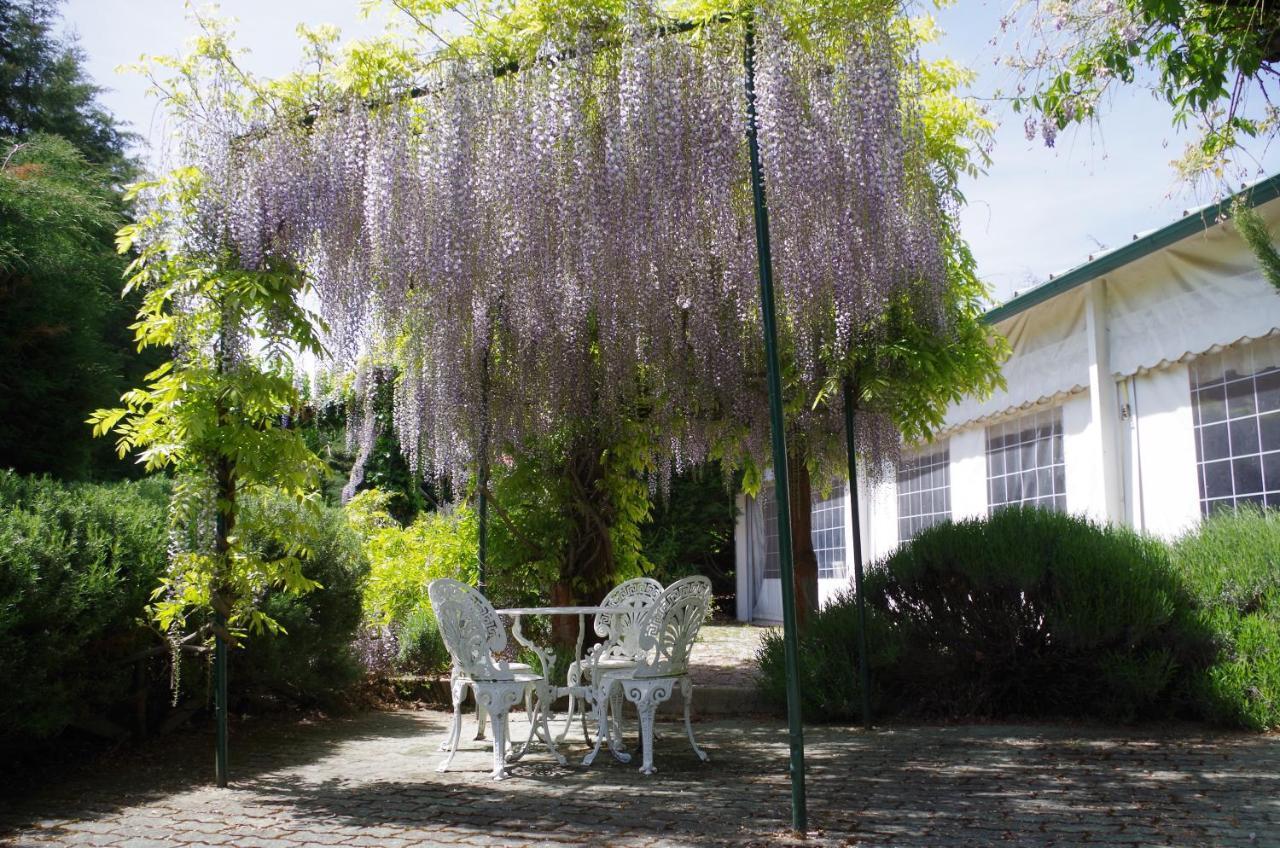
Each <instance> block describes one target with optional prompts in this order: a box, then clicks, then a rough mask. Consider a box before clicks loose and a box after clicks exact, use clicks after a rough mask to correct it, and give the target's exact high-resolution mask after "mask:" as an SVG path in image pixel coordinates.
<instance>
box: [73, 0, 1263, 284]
mask: <svg viewBox="0 0 1280 848" xmlns="http://www.w3.org/2000/svg"><path fill="white" fill-rule="evenodd" d="M1006 3H1007V0H1006ZM1006 3H1001V2H983V0H959V2H957V3H956V4H955V5H952V6H950V7H948V8H945V9H943V10H941V11H939V12H938V13H937V18H938V21H939V24H940V26H941V28H942V30H943V32H944V34H943V36H942V37H941V38H940V39H939V41H938V42H937V43H936V44H934V45H931V46H929V48H927V50H926V54H925V55H926V56H927V57H929V58H934V57H939V56H948V57H950V58H952V59H955V60H956V61H959V62H960V63H962V64H965V65H967V66H969V67H971V68H973V69H974V70H975V71H976V72H977V74H978V77H977V79H976V81H975V83H974V85H973V86H972V89H971V91H970V93H971V94H972V95H973V96H975V97H978V98H980V99H981V101H982V102H983V103H985V104H987V105H988V108H989V110H990V116H991V117H992V118H994V119H996V120H997V121H999V122H1000V128H999V129H998V130H997V132H996V136H995V144H994V146H993V149H992V151H991V156H992V164H991V166H990V167H989V168H988V169H987V170H986V173H984V174H982V175H981V176H979V177H977V178H975V179H970V180H966V182H965V184H964V186H963V189H964V193H965V196H966V198H967V200H968V205H967V207H966V208H965V210H964V212H963V214H962V219H961V224H962V230H963V233H964V236H965V238H966V239H967V240H968V241H969V244H970V246H971V247H972V249H973V252H974V255H975V257H976V258H977V261H978V272H979V274H980V275H981V276H982V278H983V279H984V280H986V281H987V283H988V284H989V285H990V286H991V288H992V290H993V293H994V296H995V300H996V301H1003V300H1005V299H1007V298H1008V297H1010V296H1011V295H1013V294H1014V293H1015V292H1019V291H1025V290H1026V289H1028V288H1030V287H1032V286H1034V285H1036V284H1038V283H1041V282H1044V281H1045V280H1046V279H1047V278H1048V276H1049V275H1050V274H1053V273H1059V272H1061V271H1064V270H1066V269H1067V268H1070V267H1072V266H1075V265H1077V264H1079V263H1081V262H1083V261H1085V260H1086V259H1087V258H1088V256H1089V255H1090V254H1096V253H1098V252H1100V251H1103V250H1106V249H1109V248H1115V247H1118V246H1120V245H1121V244H1123V243H1124V242H1127V241H1129V240H1130V239H1131V238H1132V236H1133V235H1134V234H1135V233H1140V232H1146V231H1149V230H1151V229H1154V228H1156V227H1159V226H1162V225H1163V224H1166V223H1169V222H1170V221H1173V220H1175V219H1176V218H1178V217H1180V216H1181V215H1182V213H1183V210H1186V209H1189V208H1194V207H1196V206H1199V205H1201V204H1203V203H1206V202H1208V201H1210V200H1214V199H1216V198H1213V197H1208V196H1201V195H1197V194H1196V193H1195V192H1194V191H1192V190H1190V189H1189V188H1187V187H1186V186H1184V185H1183V184H1182V183H1181V182H1180V181H1179V179H1178V176H1177V174H1176V173H1175V172H1174V169H1173V167H1172V166H1171V165H1170V162H1171V160H1173V159H1174V158H1175V157H1177V156H1178V155H1179V153H1180V152H1181V150H1182V148H1183V145H1184V143H1185V140H1186V136H1185V135H1179V134H1177V133H1176V132H1175V131H1174V130H1173V129H1172V121H1171V111H1170V109H1169V107H1168V106H1166V105H1164V104H1162V103H1160V102H1158V101H1156V100H1154V99H1153V98H1152V97H1151V95H1150V94H1149V93H1147V92H1146V91H1144V90H1141V89H1136V88H1134V89H1129V90H1126V91H1122V92H1120V93H1118V94H1117V95H1116V96H1115V97H1114V99H1113V100H1112V102H1111V103H1110V106H1109V109H1108V111H1107V112H1106V114H1105V115H1104V116H1103V118H1102V120H1101V121H1100V122H1099V124H1098V125H1096V126H1095V127H1088V128H1081V129H1079V130H1068V131H1066V132H1064V133H1063V134H1062V135H1060V136H1059V137H1058V140H1057V144H1056V146H1055V147H1054V148H1047V147H1045V145H1044V143H1043V142H1042V141H1040V140H1039V139H1037V140H1034V141H1028V140H1027V139H1026V137H1025V134H1024V130H1023V118H1022V116H1020V115H1015V114H1013V113H1012V111H1011V110H1010V109H1009V108H1008V106H1007V105H1006V104H1005V103H1004V102H1003V101H1000V100H998V99H995V98H994V95H996V93H997V92H998V91H1000V90H1008V89H1009V88H1010V87H1011V77H1010V75H1009V71H1008V70H1007V69H1005V68H1004V67H1003V66H1002V65H1000V64H999V63H998V61H997V60H998V57H999V56H1000V55H1001V54H1002V53H1003V52H1005V51H1006V50H1007V48H1008V45H1007V44H1003V43H1002V44H995V45H993V44H992V39H993V38H995V37H996V36H997V34H998V33H999V31H1000V27H999V22H1000V17H1001V15H1002V13H1003V12H1004V10H1005V8H1006ZM359 9H360V0H223V2H222V3H221V11H222V13H223V14H224V15H231V16H233V17H235V18H237V19H238V20H239V24H238V25H237V26H236V31H237V33H238V39H237V41H238V43H239V44H241V45H242V46H243V47H245V48H247V49H248V51H249V52H248V54H247V55H246V56H245V57H244V58H243V60H242V64H243V65H244V66H245V67H246V69H247V70H249V71H250V72H252V73H254V74H258V75H264V76H278V75H281V74H284V73H286V72H288V71H290V70H292V69H293V68H294V66H295V65H296V64H297V62H298V60H299V58H300V56H301V52H302V51H301V48H300V46H299V41H298V39H297V37H296V35H295V33H294V30H295V27H296V26H297V25H298V24H299V23H307V24H312V25H314V24H322V23H327V24H334V25H336V26H338V27H339V28H340V29H341V30H342V32H343V35H344V37H350V38H357V37H363V36H369V35H373V34H375V33H376V32H379V31H381V30H382V28H383V24H384V22H385V20H386V17H385V15H386V14H389V13H378V12H375V13H374V16H373V17H372V18H371V19H367V20H366V19H362V18H361V15H360V11H359ZM64 18H65V27H66V31H67V32H68V33H69V34H72V35H74V36H75V37H77V38H78V39H79V41H80V44H81V46H82V47H83V48H84V50H85V52H86V54H87V59H88V63H87V70H88V73H89V74H90V75H91V76H92V77H93V79H94V80H95V81H97V82H98V84H99V85H102V86H104V87H105V88H107V89H108V90H107V91H106V92H105V93H104V94H103V96H102V101H103V103H104V104H105V105H106V106H107V107H108V108H109V109H110V110H111V111H112V112H114V113H115V114H116V115H117V116H119V117H120V118H122V119H123V120H125V121H127V122H128V123H129V124H130V125H131V126H132V129H133V130H134V131H135V132H137V133H139V134H140V135H141V136H142V137H143V139H144V148H145V149H144V150H143V151H142V152H146V151H154V150H159V149H162V148H163V146H164V143H165V139H166V138H167V137H168V135H169V134H170V132H171V130H172V127H170V126H168V125H167V124H166V122H165V120H164V115H163V112H162V111H161V110H160V109H158V107H157V105H156V101H155V99H154V98H152V97H149V96H148V94H147V88H148V83H147V81H146V80H145V79H143V78H142V77H140V76H138V75H136V74H130V73H121V72H120V71H119V70H118V68H119V66H121V65H125V64H130V63H135V62H137V61H138V60H139V58H140V56H141V55H142V54H144V53H146V54H152V55H155V54H176V53H180V52H181V51H182V50H183V46H184V44H185V43H186V42H187V40H188V39H190V38H191V37H192V36H193V35H195V34H196V32H197V27H196V26H195V24H194V23H192V22H191V21H189V20H187V18H186V12H185V8H184V3H183V0H67V2H66V4H65V6H64ZM1252 153H1253V157H1254V159H1255V162H1254V163H1253V165H1252V167H1253V168H1254V169H1255V173H1253V174H1251V175H1250V177H1249V181H1250V182H1252V181H1255V180H1257V179H1261V178H1262V177H1264V176H1269V175H1271V174H1273V173H1276V172H1277V171H1280V149H1275V148H1273V149H1263V148H1258V149H1255V150H1254V151H1252Z"/></svg>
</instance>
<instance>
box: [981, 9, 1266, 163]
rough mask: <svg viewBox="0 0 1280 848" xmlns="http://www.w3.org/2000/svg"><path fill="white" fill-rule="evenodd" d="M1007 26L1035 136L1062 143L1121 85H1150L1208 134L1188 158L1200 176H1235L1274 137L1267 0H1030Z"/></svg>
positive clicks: (1178, 117) (1019, 102)
mask: <svg viewBox="0 0 1280 848" xmlns="http://www.w3.org/2000/svg"><path fill="white" fill-rule="evenodd" d="M1004 26H1005V27H1006V28H1008V29H1012V30H1014V31H1015V32H1018V33H1019V36H1020V37H1019V41H1018V47H1017V49H1016V50H1015V52H1014V55H1013V56H1012V57H1011V61H1012V63H1013V64H1014V66H1015V67H1016V68H1017V69H1018V70H1019V71H1020V72H1021V74H1022V83H1021V86H1020V88H1019V91H1018V96H1017V98H1016V100H1015V106H1018V107H1020V108H1027V109H1029V110H1031V111H1032V112H1033V113H1035V114H1036V116H1038V117H1036V116H1033V117H1029V118H1028V119H1027V133H1028V136H1034V135H1035V133H1036V132H1037V131H1039V132H1040V133H1041V135H1042V136H1043V137H1044V140H1045V142H1046V143H1048V144H1052V143H1053V140H1054V137H1055V136H1056V134H1057V132H1058V131H1059V130H1061V129H1063V128H1065V127H1067V126H1068V125H1070V124H1073V123H1077V122H1081V121H1088V120H1091V119H1093V118H1095V117H1096V116H1097V115H1098V113H1099V111H1100V110H1101V109H1103V108H1104V107H1105V102H1104V101H1105V97H1106V94H1107V92H1108V91H1109V90H1110V89H1111V88H1112V87H1113V86H1116V85H1130V84H1136V85H1143V86H1145V87H1147V88H1149V89H1150V90H1151V91H1152V92H1154V93H1155V95H1156V96H1158V97H1159V98H1161V99H1163V100H1164V101H1166V102H1167V103H1168V104H1169V105H1170V106H1172V107H1173V109H1174V123H1175V125H1177V126H1189V125H1194V126H1195V127H1196V128H1197V130H1198V138H1197V139H1196V140H1195V141H1194V142H1193V143H1192V144H1191V145H1190V146H1188V148H1187V150H1186V151H1185V154H1184V156H1183V158H1182V159H1181V161H1180V162H1179V163H1178V165H1179V168H1180V170H1181V171H1182V172H1183V174H1184V175H1186V176H1187V177H1190V178H1198V177H1202V176H1207V177H1209V178H1210V179H1213V180H1216V181H1219V182H1222V181H1227V182H1231V181H1234V178H1235V177H1237V176H1238V175H1239V173H1240V171H1241V170H1243V171H1245V172H1247V171H1249V170H1251V168H1249V167H1248V164H1247V163H1246V164H1245V165H1243V166H1242V165H1241V164H1240V162H1239V161H1238V160H1239V159H1240V154H1241V147H1242V146H1243V144H1244V143H1245V142H1246V141H1247V140H1249V139H1254V138H1265V139H1272V138H1274V137H1275V135H1276V133H1277V130H1278V129H1280V123H1278V122H1277V118H1278V117H1280V112H1277V106H1276V105H1275V102H1274V93H1275V89H1276V83H1277V68H1276V63H1277V61H1280V9H1276V8H1275V7H1274V5H1271V4H1268V3H1267V2H1266V1H1265V0H1244V2H1231V0H1115V2H1104V3H1099V2H1093V0H1068V2H1052V3H1051V2H1044V0H1022V2H1019V3H1018V4H1017V5H1016V6H1015V9H1014V11H1013V12H1012V13H1011V14H1010V16H1009V17H1008V18H1007V19H1006V21H1005V23H1004Z"/></svg>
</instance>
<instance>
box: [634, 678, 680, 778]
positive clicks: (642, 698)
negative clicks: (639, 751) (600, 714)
mask: <svg viewBox="0 0 1280 848" xmlns="http://www.w3.org/2000/svg"><path fill="white" fill-rule="evenodd" d="M674 684H675V681H674V680H672V679H670V678H659V679H657V680H628V681H626V683H625V684H624V685H623V690H622V691H623V694H625V695H626V696H627V700H628V701H630V702H631V703H633V704H635V705H636V711H637V712H639V713H640V744H642V745H643V746H644V758H643V761H642V764H641V766H640V773H641V774H653V773H654V772H655V771H657V769H656V768H654V766H653V719H654V716H655V714H657V712H658V705H659V704H661V703H662V702H663V701H665V700H667V699H668V698H670V697H671V690H672V688H674Z"/></svg>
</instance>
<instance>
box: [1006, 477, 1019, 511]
mask: <svg viewBox="0 0 1280 848" xmlns="http://www.w3.org/2000/svg"><path fill="white" fill-rule="evenodd" d="M1004 491H1005V497H1006V500H1007V502H1008V503H1011V504H1013V503H1018V502H1019V501H1020V500H1022V475H1021V474H1014V475H1011V476H1009V477H1006V478H1005V481H1004Z"/></svg>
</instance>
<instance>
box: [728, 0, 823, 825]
mask: <svg viewBox="0 0 1280 848" xmlns="http://www.w3.org/2000/svg"><path fill="white" fill-rule="evenodd" d="M743 61H744V63H745V64H746V87H747V148H748V150H749V152H750V155H751V194H752V199H753V201H754V204H755V219H756V251H757V253H758V254H759V259H760V313H761V316H762V318H763V324H764V353H765V360H766V363H767V365H768V372H769V426H770V429H771V430H772V434H773V479H774V491H775V497H776V498H777V502H778V566H779V571H780V572H781V578H782V637H783V656H784V657H785V660H786V670H787V726H788V729H789V732H790V738H791V826H792V828H794V829H795V830H796V831H797V832H798V833H804V832H805V831H807V830H808V829H809V828H808V818H809V816H808V811H807V809H806V804H805V795H804V724H803V720H802V718H801V715H800V681H799V667H800V653H799V649H798V646H797V643H798V641H799V640H798V636H797V633H796V590H795V578H794V576H793V573H792V572H793V568H792V562H791V513H790V509H789V504H790V502H791V500H790V497H789V496H788V487H787V436H786V430H785V419H784V417H783V412H782V378H781V376H780V374H779V371H780V368H779V366H778V327H777V319H776V316H775V313H774V305H773V257H772V255H771V253H770V249H769V207H768V205H767V204H766V203H765V196H764V175H763V173H762V172H761V169H760V144H759V141H758V140H757V138H756V81H755V75H756V67H755V66H756V59H755V22H754V20H753V19H752V18H751V17H750V16H748V18H747V32H746V42H745V45H744V49H743Z"/></svg>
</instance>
